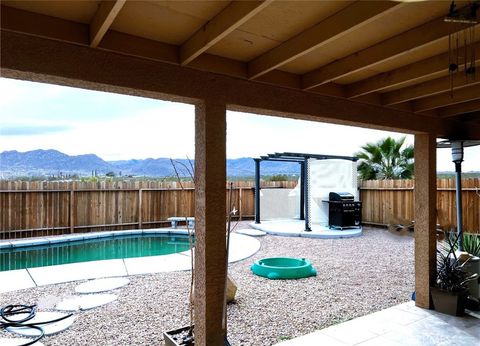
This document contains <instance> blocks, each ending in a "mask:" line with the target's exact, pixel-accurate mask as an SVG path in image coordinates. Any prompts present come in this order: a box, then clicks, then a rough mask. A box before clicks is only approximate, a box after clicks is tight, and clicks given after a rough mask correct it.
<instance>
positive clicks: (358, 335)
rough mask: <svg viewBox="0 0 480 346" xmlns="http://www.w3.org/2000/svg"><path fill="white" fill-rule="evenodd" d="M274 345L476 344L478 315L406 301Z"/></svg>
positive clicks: (479, 326) (478, 342) (478, 341)
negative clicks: (456, 314)
mask: <svg viewBox="0 0 480 346" xmlns="http://www.w3.org/2000/svg"><path fill="white" fill-rule="evenodd" d="M277 345H279V346H306V345H311V346H314V345H329V346H345V345H360V346H380V345H381V346H388V345H392V346H399V345H408V346H417V345H418V346H430V345H431V346H438V345H445V346H446V345H455V346H473V345H480V319H477V318H474V317H470V316H464V317H454V316H449V315H444V314H441V313H438V312H436V311H432V310H425V309H421V308H417V307H416V306H415V303H414V302H408V303H404V304H400V305H397V306H394V307H392V308H389V309H386V310H382V311H379V312H376V313H373V314H370V315H367V316H363V317H359V318H356V319H353V320H350V321H347V322H344V323H340V324H336V325H334V326H331V327H329V328H325V329H322V330H319V331H316V332H314V333H311V334H308V335H305V336H302V337H299V338H295V339H292V340H288V341H285V342H281V343H279V344H277Z"/></svg>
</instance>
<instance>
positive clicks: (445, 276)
mask: <svg viewBox="0 0 480 346" xmlns="http://www.w3.org/2000/svg"><path fill="white" fill-rule="evenodd" d="M452 238H453V239H452ZM458 238H459V237H458V235H455V236H453V237H452V235H450V236H449V235H447V234H445V241H444V246H443V249H441V250H438V249H437V280H436V286H437V287H438V288H440V289H441V290H444V291H448V292H462V291H464V290H466V289H468V287H467V282H468V281H470V280H475V279H477V277H478V274H472V275H469V274H468V273H467V272H466V271H465V269H464V265H465V263H467V262H468V259H467V260H466V261H461V260H460V259H459V258H458V257H457V255H456V254H455V246H456V244H457V243H458Z"/></svg>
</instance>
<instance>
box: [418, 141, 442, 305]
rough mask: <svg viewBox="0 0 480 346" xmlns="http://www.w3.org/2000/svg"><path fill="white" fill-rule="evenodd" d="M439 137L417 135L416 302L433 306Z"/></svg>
mask: <svg viewBox="0 0 480 346" xmlns="http://www.w3.org/2000/svg"><path fill="white" fill-rule="evenodd" d="M436 155H437V149H436V138H435V136H434V135H431V134H418V135H415V292H416V305H417V306H419V307H422V308H431V307H432V305H431V298H430V285H431V284H432V283H433V282H434V280H435V272H436V267H435V266H436V253H435V252H436V230H435V229H436V219H437V214H436V208H437V172H436Z"/></svg>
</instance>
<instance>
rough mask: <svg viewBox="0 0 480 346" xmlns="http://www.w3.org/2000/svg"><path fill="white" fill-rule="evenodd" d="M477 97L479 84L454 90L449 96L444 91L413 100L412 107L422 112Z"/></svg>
mask: <svg viewBox="0 0 480 346" xmlns="http://www.w3.org/2000/svg"><path fill="white" fill-rule="evenodd" d="M478 99H480V84H476V85H472V86H468V87H465V88H462V89H459V90H456V91H454V93H453V97H451V95H450V92H446V93H442V94H438V95H435V96H430V97H426V98H423V99H420V100H417V101H414V103H413V109H414V111H415V112H424V111H428V110H430V109H435V108H440V107H445V106H450V105H454V104H457V103H462V102H467V101H473V100H478Z"/></svg>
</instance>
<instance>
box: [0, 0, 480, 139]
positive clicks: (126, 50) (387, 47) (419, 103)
mask: <svg viewBox="0 0 480 346" xmlns="http://www.w3.org/2000/svg"><path fill="white" fill-rule="evenodd" d="M456 3H457V6H458V7H462V6H466V5H467V4H468V3H469V2H468V1H456ZM449 5H450V2H449V1H419V2H410V1H272V0H265V1H231V2H230V1H153V0H145V1H131V0H128V1H127V0H116V1H98V0H83V1H74V0H72V1H28V0H21V1H15V0H13V1H12V0H2V6H1V30H2V75H3V76H6V77H13V78H22V77H21V76H18V74H13V73H11V72H10V71H11V70H22V67H21V66H17V65H16V62H12V61H11V59H9V58H10V57H13V55H14V54H13V53H14V52H15V51H16V50H17V49H20V47H19V46H18V45H19V44H20V42H21V41H24V43H25V44H24V45H23V48H22V49H23V50H22V51H23V53H24V54H31V55H39V54H41V52H39V51H36V50H35V49H36V47H35V42H40V41H39V40H38V39H39V38H41V39H48V40H53V41H57V45H52V46H51V49H52V50H55V49H59V47H60V46H59V45H58V43H59V42H60V43H62V44H63V45H64V44H65V43H67V44H71V45H74V46H77V47H78V46H83V47H89V49H93V50H96V51H103V52H106V51H108V52H114V53H115V54H121V55H128V56H130V57H132V56H134V57H140V58H145V59H148V60H149V61H155V62H157V63H158V66H164V67H165V68H168V67H174V66H177V67H180V69H177V70H175V71H183V72H182V73H184V71H191V70H192V69H193V70H201V71H206V72H209V73H210V74H209V75H211V73H214V74H215V75H225V76H228V77H233V78H235V79H237V80H240V81H241V80H243V81H248V82H249V83H247V84H245V83H244V84H238V86H239V87H244V88H248V87H249V86H250V85H270V86H274V87H276V88H274V89H262V88H258V89H257V90H256V91H258V92H262V90H280V89H279V88H281V89H282V90H283V89H288V90H290V91H291V92H293V95H298V96H299V97H307V98H308V97H310V99H309V100H319V102H320V103H321V102H325V103H326V104H328V106H327V105H326V104H324V109H325V117H324V119H323V120H326V121H333V122H340V123H355V121H356V120H359V122H358V124H359V125H361V126H362V125H365V126H367V124H368V126H371V127H378V128H389V129H399V130H404V131H407V132H409V131H413V132H415V131H423V130H424V129H425V127H428V126H430V125H432V126H433V128H436V129H435V130H433V132H435V133H436V134H437V135H438V136H464V137H465V136H466V137H478V136H479V134H480V121H479V114H480V84H479V83H480V73H478V72H477V78H476V79H475V80H473V81H470V82H469V83H467V82H466V81H465V76H464V74H463V73H458V74H457V75H455V76H454V78H453V86H454V91H453V97H452V96H451V93H450V77H449V75H448V52H447V51H448V35H449V33H452V32H456V31H459V30H462V29H463V28H465V26H466V24H461V23H448V22H445V21H444V18H445V16H446V14H447V13H448V10H449ZM475 30H476V34H477V35H476V37H478V38H480V25H476V27H475ZM19 34H21V35H19ZM28 37H30V38H28ZM26 45H28V46H29V48H28V49H30V50H31V51H30V52H27V51H26V50H25V49H24V48H25V46H26ZM39 47H40V46H39ZM39 49H40V48H39ZM475 50H476V57H477V62H478V60H480V41H479V42H477V44H476V45H475ZM19 54H20V51H19ZM72 54H74V53H73V51H72ZM53 55H55V54H53ZM51 59H53V60H54V59H55V56H52V57H51ZM51 59H47V60H51ZM64 60H65V59H64ZM77 60H78V59H77ZM45 63H47V64H48V62H45ZM52 63H53V62H52ZM75 64H78V66H79V68H81V67H82V66H85V68H86V69H88V66H89V65H90V64H91V62H85V61H83V62H79V61H77V62H76V63H75ZM182 76H184V77H186V78H188V80H192V81H195V78H196V77H194V76H200V75H198V74H197V75H195V74H193V75H191V76H189V75H188V73H187V74H185V73H184V74H182ZM202 78H205V75H202ZM185 82H186V83H188V82H187V81H185ZM251 82H253V84H252V83H251ZM282 92H285V91H282ZM282 92H280V95H279V97H281V93H282ZM179 94H181V93H179ZM300 95H302V96H300ZM305 95H309V96H305ZM318 95H320V96H322V97H321V98H318V97H317V98H311V96H318ZM192 96H197V95H192ZM229 103H230V104H237V105H241V102H236V100H235V101H234V100H232V101H231V102H229ZM332 105H338V106H339V107H341V108H345V107H346V108H350V109H352V108H353V107H355V108H356V109H357V110H358V112H359V113H363V114H364V113H369V114H370V115H369V116H367V117H368V119H363V120H362V116H365V115H362V116H360V115H358V114H351V115H349V116H346V115H341V114H338V109H336V110H335V111H334V112H333V113H334V114H330V108H331V107H332ZM259 106H260V105H259ZM292 106H293V105H292ZM372 106H373V107H372ZM232 108H233V109H234V108H235V107H232ZM254 108H255V107H254ZM267 108H268V107H267ZM292 108H293V107H292ZM272 111H274V110H273V109H272ZM292 113H295V109H292ZM320 113H321V112H319V114H315V115H317V116H319V117H320V118H322V114H320ZM399 117H400V118H402V119H403V120H401V119H400V121H399V119H398V118H399ZM380 118H384V120H381V119H380ZM415 123H417V125H414V124H415ZM418 123H423V125H418Z"/></svg>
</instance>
